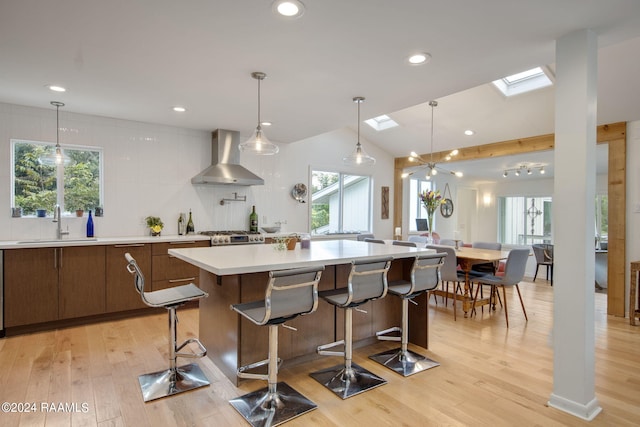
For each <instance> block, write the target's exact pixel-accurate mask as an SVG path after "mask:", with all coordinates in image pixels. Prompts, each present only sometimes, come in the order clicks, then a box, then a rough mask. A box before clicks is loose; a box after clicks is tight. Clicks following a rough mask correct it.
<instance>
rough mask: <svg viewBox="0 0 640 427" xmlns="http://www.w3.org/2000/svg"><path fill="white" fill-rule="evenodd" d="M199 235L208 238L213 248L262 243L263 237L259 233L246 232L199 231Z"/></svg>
mask: <svg viewBox="0 0 640 427" xmlns="http://www.w3.org/2000/svg"><path fill="white" fill-rule="evenodd" d="M200 234H203V235H205V236H210V237H211V245H213V246H220V245H241V244H251V243H264V236H263V235H262V234H261V233H259V232H253V233H252V232H250V231H246V230H213V231H201V232H200Z"/></svg>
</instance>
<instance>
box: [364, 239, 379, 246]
mask: <svg viewBox="0 0 640 427" xmlns="http://www.w3.org/2000/svg"><path fill="white" fill-rule="evenodd" d="M364 241H365V242H368V243H382V244H383V245H384V240H382V239H370V238H366V239H364Z"/></svg>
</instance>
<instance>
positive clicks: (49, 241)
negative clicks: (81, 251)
mask: <svg viewBox="0 0 640 427" xmlns="http://www.w3.org/2000/svg"><path fill="white" fill-rule="evenodd" d="M97 240H98V239H97V238H96V237H89V238H86V237H85V238H81V239H32V240H22V241H19V242H17V243H18V244H29V243H67V242H95V241H97Z"/></svg>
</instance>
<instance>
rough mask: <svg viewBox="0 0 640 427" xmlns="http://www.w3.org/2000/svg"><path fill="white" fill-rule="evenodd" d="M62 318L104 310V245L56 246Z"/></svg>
mask: <svg viewBox="0 0 640 427" xmlns="http://www.w3.org/2000/svg"><path fill="white" fill-rule="evenodd" d="M57 249H58V253H59V254H60V256H59V257H58V261H59V265H58V271H59V283H58V289H59V295H58V300H59V309H58V318H59V319H73V318H76V317H84V316H91V315H94V314H102V313H104V311H105V247H104V246H67V247H63V248H57Z"/></svg>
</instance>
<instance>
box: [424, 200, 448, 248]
mask: <svg viewBox="0 0 640 427" xmlns="http://www.w3.org/2000/svg"><path fill="white" fill-rule="evenodd" d="M418 196H419V197H420V201H421V202H422V205H423V206H424V208H425V210H426V211H427V223H428V224H429V237H428V238H429V243H430V244H431V243H433V214H435V212H436V209H438V208H439V207H440V205H442V204H443V203H444V198H443V197H442V195H441V194H440V190H435V191H431V190H425V191H423V192H422V193H419V194H418Z"/></svg>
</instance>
